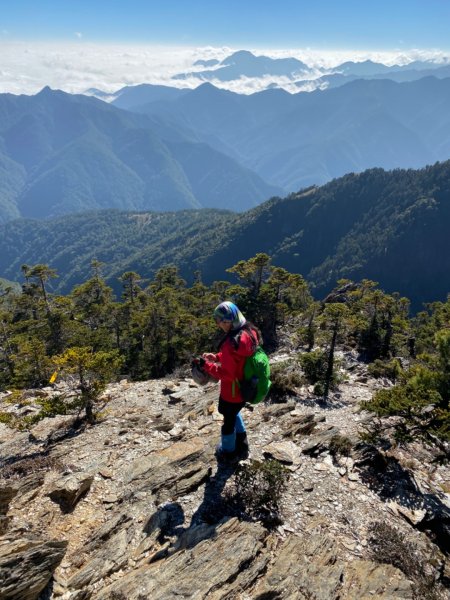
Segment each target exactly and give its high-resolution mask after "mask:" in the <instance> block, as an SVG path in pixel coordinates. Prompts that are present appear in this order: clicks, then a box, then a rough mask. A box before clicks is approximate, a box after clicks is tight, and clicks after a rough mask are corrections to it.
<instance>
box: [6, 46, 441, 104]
mask: <svg viewBox="0 0 450 600" xmlns="http://www.w3.org/2000/svg"><path fill="white" fill-rule="evenodd" d="M75 35H77V34H75ZM80 35H81V34H80ZM238 49H240V48H229V47H225V46H224V47H217V48H216V47H212V46H208V47H181V46H179V47H168V46H148V45H146V46H144V45H141V46H138V45H124V44H122V45H118V44H93V43H87V42H85V41H77V42H75V41H74V42H73V43H61V44H57V43H43V42H42V43H37V42H35V43H25V42H10V41H6V40H3V41H0V53H1V56H2V65H1V67H2V69H1V72H0V92H12V93H15V94H22V93H24V94H35V93H36V92H38V91H39V90H40V89H42V88H43V87H44V86H46V85H49V86H50V87H52V88H55V89H62V90H65V91H67V92H72V93H80V92H84V91H85V90H87V89H88V88H91V87H95V88H99V89H101V90H103V91H106V92H114V91H116V90H117V89H119V88H121V87H123V86H124V85H134V84H139V83H153V84H162V85H171V86H178V87H196V86H198V85H199V83H200V82H199V80H198V79H196V78H190V79H188V80H172V79H171V77H172V76H173V75H175V74H177V73H183V72H190V71H194V70H195V69H194V68H193V63H194V62H195V61H196V60H198V59H205V60H209V59H213V58H215V59H217V60H223V59H224V58H225V57H226V56H228V55H229V54H231V53H232V52H234V51H236V50H238ZM249 50H251V51H253V52H254V53H255V54H257V55H261V54H265V55H267V56H272V57H274V58H276V57H291V56H292V57H295V58H298V59H300V60H302V61H303V62H305V63H306V64H308V65H309V66H312V67H316V68H319V67H322V68H330V67H332V66H335V65H337V64H339V63H341V62H344V61H346V60H366V59H368V58H370V59H372V60H374V61H379V62H383V63H385V64H396V63H397V64H398V63H400V64H406V63H408V62H410V61H412V60H425V59H433V60H443V59H444V53H443V52H441V51H439V50H411V51H408V52H406V51H405V50H404V49H402V50H398V51H397V50H395V51H392V52H363V51H344V50H339V51H335V52H333V51H325V52H322V51H320V50H317V49H310V48H303V49H298V48H296V49H283V50H280V49H270V48H269V49H264V50H263V49H261V48H258V49H252V48H249ZM199 69H200V70H201V69H202V68H201V67H199ZM317 75H318V72H317ZM308 78H309V77H308ZM213 83H215V84H216V85H218V86H219V87H224V88H225V87H226V88H227V89H231V90H233V91H236V92H240V93H252V92H256V91H260V90H262V89H265V88H266V87H267V86H268V85H270V84H272V83H275V84H277V85H279V86H280V87H284V88H285V89H288V90H289V91H298V88H294V87H293V86H292V82H291V81H290V80H288V79H287V78H268V77H265V78H262V79H249V78H242V79H240V80H238V81H233V82H230V83H226V84H225V83H222V82H217V81H214V82H213ZM310 87H311V86H306V89H310Z"/></svg>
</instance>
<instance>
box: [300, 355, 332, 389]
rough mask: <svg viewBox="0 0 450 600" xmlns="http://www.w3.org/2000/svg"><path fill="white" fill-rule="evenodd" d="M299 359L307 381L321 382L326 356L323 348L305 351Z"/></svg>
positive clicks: (326, 362)
mask: <svg viewBox="0 0 450 600" xmlns="http://www.w3.org/2000/svg"><path fill="white" fill-rule="evenodd" d="M299 360H300V364H301V366H302V369H303V372H304V374H305V377H306V379H307V381H308V382H309V383H317V382H323V381H324V380H325V376H326V372H327V366H328V356H327V353H326V352H325V351H324V350H320V349H316V350H313V351H312V352H305V353H304V354H302V355H301V356H300V359H299Z"/></svg>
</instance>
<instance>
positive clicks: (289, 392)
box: [270, 361, 303, 401]
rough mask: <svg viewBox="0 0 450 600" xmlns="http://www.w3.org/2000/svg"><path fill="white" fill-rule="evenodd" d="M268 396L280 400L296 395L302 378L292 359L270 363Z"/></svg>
mask: <svg viewBox="0 0 450 600" xmlns="http://www.w3.org/2000/svg"><path fill="white" fill-rule="evenodd" d="M270 379H271V381H272V386H271V388H270V398H271V399H272V400H275V401H277V400H278V401H280V400H282V399H284V398H286V397H289V396H296V395H297V393H298V391H297V388H298V387H299V386H301V385H302V383H303V379H302V376H301V374H300V373H299V370H298V365H297V364H296V363H295V362H294V361H283V362H280V363H275V364H274V365H271V369H270Z"/></svg>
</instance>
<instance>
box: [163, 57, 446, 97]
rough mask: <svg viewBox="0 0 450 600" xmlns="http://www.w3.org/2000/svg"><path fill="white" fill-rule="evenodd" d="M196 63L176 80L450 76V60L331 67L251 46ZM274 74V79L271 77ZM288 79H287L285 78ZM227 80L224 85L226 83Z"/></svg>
mask: <svg viewBox="0 0 450 600" xmlns="http://www.w3.org/2000/svg"><path fill="white" fill-rule="evenodd" d="M193 66H194V67H204V68H203V69H202V70H198V69H196V70H193V71H187V72H185V73H179V74H177V75H174V76H173V78H172V79H173V80H174V81H193V80H199V81H202V82H205V81H208V82H211V83H214V84H217V85H219V84H221V87H223V85H225V87H226V85H227V84H230V83H231V82H237V81H239V80H243V79H250V80H258V79H265V80H267V81H266V87H267V88H269V87H277V86H279V87H281V88H283V87H284V86H286V85H288V84H289V83H294V84H295V85H297V87H299V88H305V89H306V88H307V87H308V89H309V91H311V90H313V89H325V88H326V87H336V86H337V85H343V84H344V83H348V81H351V80H353V79H355V78H358V79H360V78H369V79H371V78H381V77H383V78H389V79H392V80H393V81H398V82H401V81H413V80H415V79H420V78H421V77H426V76H428V75H431V74H433V75H434V76H435V77H439V78H442V77H449V75H450V73H449V68H450V62H449V61H448V60H447V61H446V62H435V61H431V60H427V61H413V62H410V63H408V64H406V65H392V66H387V65H384V64H382V63H378V62H374V61H372V60H364V61H360V62H355V61H347V62H344V63H342V64H339V65H337V66H335V67H331V68H324V67H321V68H313V67H310V66H308V65H307V64H305V63H304V62H302V61H300V60H298V59H296V58H270V57H268V56H255V55H254V54H253V53H251V52H249V51H247V50H240V51H238V52H234V53H233V54H231V55H230V56H228V57H226V58H225V59H224V60H222V61H218V60H197V61H196V62H195V63H194V65H193ZM271 78H272V80H273V81H270V79H271ZM283 79H285V80H286V81H283ZM222 84H223V85H222Z"/></svg>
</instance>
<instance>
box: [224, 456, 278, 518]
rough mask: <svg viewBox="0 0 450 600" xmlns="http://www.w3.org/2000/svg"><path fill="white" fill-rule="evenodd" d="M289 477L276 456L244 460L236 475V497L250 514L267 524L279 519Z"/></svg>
mask: <svg viewBox="0 0 450 600" xmlns="http://www.w3.org/2000/svg"><path fill="white" fill-rule="evenodd" d="M288 477H289V471H288V469H286V467H284V466H283V465H282V464H281V463H280V462H278V461H277V460H266V461H258V460H252V461H250V463H244V464H242V465H241V466H240V467H239V469H238V470H237V472H236V475H235V491H236V493H235V499H236V500H237V501H238V503H239V504H241V505H242V506H243V508H244V509H245V510H246V512H247V513H248V514H250V515H251V516H253V517H255V518H258V519H261V520H262V521H263V522H264V523H265V524H267V525H272V524H275V523H280V522H282V520H281V515H280V510H281V501H282V497H283V493H284V492H285V490H286V487H287V483H288Z"/></svg>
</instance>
